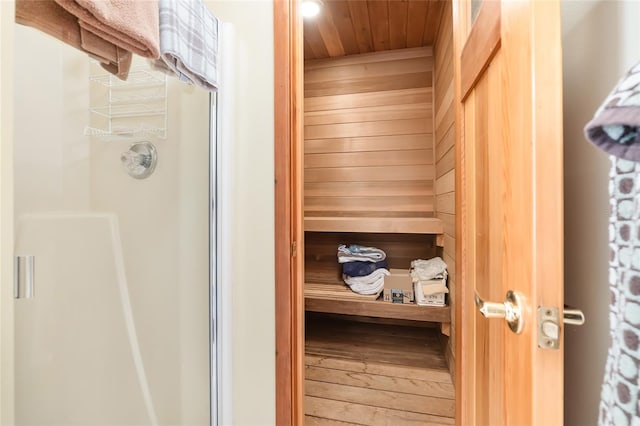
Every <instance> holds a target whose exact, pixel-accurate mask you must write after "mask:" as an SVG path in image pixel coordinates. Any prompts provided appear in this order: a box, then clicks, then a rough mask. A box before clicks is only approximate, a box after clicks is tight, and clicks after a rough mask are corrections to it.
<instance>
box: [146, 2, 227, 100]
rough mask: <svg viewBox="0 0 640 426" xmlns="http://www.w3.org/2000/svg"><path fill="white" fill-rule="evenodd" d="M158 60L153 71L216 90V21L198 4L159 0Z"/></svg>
mask: <svg viewBox="0 0 640 426" xmlns="http://www.w3.org/2000/svg"><path fill="white" fill-rule="evenodd" d="M159 7H160V59H159V60H156V61H152V65H153V67H154V68H156V69H159V70H163V71H165V72H166V71H169V72H171V73H172V74H175V75H176V76H177V77H178V78H179V79H180V80H181V81H184V82H188V83H192V84H195V85H197V86H200V87H202V88H203V89H205V90H209V91H212V92H213V91H216V90H217V89H218V85H219V81H218V19H217V18H216V17H215V16H213V15H212V14H211V12H209V10H208V9H207V7H206V6H205V4H204V3H203V2H202V0H160V1H159Z"/></svg>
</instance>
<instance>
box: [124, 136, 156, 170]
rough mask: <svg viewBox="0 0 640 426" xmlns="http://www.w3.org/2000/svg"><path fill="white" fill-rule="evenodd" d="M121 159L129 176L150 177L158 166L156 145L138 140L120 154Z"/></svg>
mask: <svg viewBox="0 0 640 426" xmlns="http://www.w3.org/2000/svg"><path fill="white" fill-rule="evenodd" d="M120 161H122V165H123V167H124V169H125V170H126V171H127V173H128V174H129V176H131V177H133V178H135V179H144V178H146V177H149V176H150V175H151V173H153V170H154V169H155V167H156V162H157V161H158V159H157V154H156V147H155V146H153V145H152V144H151V142H137V143H134V144H133V145H131V146H130V147H129V150H128V151H125V152H123V153H122V155H120Z"/></svg>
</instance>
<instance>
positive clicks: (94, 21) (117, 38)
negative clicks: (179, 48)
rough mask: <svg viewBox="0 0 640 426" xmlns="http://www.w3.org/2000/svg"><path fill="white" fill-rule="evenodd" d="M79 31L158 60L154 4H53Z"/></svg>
mask: <svg viewBox="0 0 640 426" xmlns="http://www.w3.org/2000/svg"><path fill="white" fill-rule="evenodd" d="M55 2H56V3H58V4H59V5H60V6H62V7H63V8H64V9H66V10H67V11H68V12H70V13H71V14H72V15H74V16H76V17H77V18H78V20H79V21H80V27H81V28H83V29H85V30H87V31H90V32H92V33H94V34H95V35H97V36H98V37H100V38H103V39H104V40H107V41H109V42H111V43H113V44H114V45H116V46H119V47H121V48H123V49H125V50H128V51H130V52H133V53H136V54H138V55H140V56H143V57H145V58H151V59H157V58H159V57H160V47H159V46H160V41H159V33H160V30H159V17H158V13H159V9H158V1H157V0H144V1H140V0H138V1H136V0H75V1H74V0H55Z"/></svg>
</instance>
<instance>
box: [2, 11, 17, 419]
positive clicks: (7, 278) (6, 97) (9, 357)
mask: <svg viewBox="0 0 640 426" xmlns="http://www.w3.org/2000/svg"><path fill="white" fill-rule="evenodd" d="M14 15H15V6H14V2H12V1H11V2H5V1H3V2H0V58H2V66H1V67H0V294H2V297H0V423H1V424H13V423H14V418H13V414H14V411H13V406H14V400H13V387H14V386H13V382H14V369H13V359H14V355H13V289H12V283H13V238H14V236H13V235H14V231H13V25H14V22H13V21H14Z"/></svg>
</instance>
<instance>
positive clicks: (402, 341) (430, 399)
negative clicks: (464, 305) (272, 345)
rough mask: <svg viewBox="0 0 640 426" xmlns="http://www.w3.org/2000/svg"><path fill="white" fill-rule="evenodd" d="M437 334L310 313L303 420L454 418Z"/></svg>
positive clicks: (399, 422) (428, 421) (426, 421)
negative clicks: (311, 314)
mask: <svg viewBox="0 0 640 426" xmlns="http://www.w3.org/2000/svg"><path fill="white" fill-rule="evenodd" d="M438 334H439V331H438V329H436V328H425V327H415V326H404V325H389V324H370V323H363V322H353V321H345V320H342V319H336V318H331V317H325V316H319V315H313V316H308V317H307V321H306V348H305V351H306V352H305V414H306V416H305V424H306V425H307V426H312V425H376V426H377V425H393V426H404V425H443V424H454V421H453V416H454V411H455V401H454V389H453V383H452V380H451V376H450V374H449V370H448V369H447V365H446V362H445V358H444V354H443V350H442V343H441V341H440V337H439V335H438Z"/></svg>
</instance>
